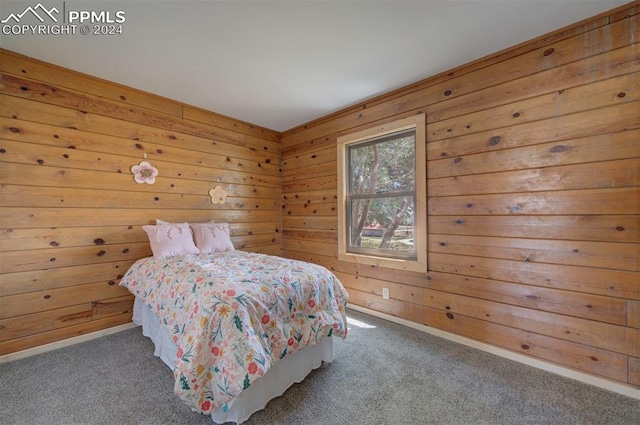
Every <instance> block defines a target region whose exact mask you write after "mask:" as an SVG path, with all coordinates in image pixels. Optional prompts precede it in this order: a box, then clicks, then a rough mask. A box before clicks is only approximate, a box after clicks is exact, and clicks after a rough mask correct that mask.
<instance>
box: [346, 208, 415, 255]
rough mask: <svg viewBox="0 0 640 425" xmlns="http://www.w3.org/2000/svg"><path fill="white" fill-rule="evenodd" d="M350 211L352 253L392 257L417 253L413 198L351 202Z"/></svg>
mask: <svg viewBox="0 0 640 425" xmlns="http://www.w3.org/2000/svg"><path fill="white" fill-rule="evenodd" d="M349 210H350V215H349V223H348V224H349V237H350V240H349V251H351V252H363V251H369V250H370V251H371V252H372V253H376V254H378V255H385V251H386V253H387V255H393V256H396V255H398V254H400V253H405V254H406V255H408V256H410V255H411V254H413V253H414V252H415V247H414V244H413V235H414V228H415V222H414V211H415V206H414V199H413V197H410V196H402V197H388V198H377V199H351V200H350V201H349Z"/></svg>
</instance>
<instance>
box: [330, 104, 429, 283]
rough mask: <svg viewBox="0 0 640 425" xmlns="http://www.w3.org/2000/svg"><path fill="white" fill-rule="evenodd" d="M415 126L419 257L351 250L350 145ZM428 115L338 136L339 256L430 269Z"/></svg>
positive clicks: (416, 220)
mask: <svg viewBox="0 0 640 425" xmlns="http://www.w3.org/2000/svg"><path fill="white" fill-rule="evenodd" d="M412 128H414V129H415V149H416V152H415V156H416V200H415V212H414V214H415V215H414V218H415V229H414V239H413V241H414V245H415V248H416V259H402V258H388V257H380V256H375V255H370V254H362V253H352V252H348V251H347V249H348V235H347V229H348V225H347V212H348V208H347V193H348V192H347V185H348V184H349V168H348V165H349V164H348V163H347V147H348V146H349V145H352V144H355V143H361V142H363V141H366V140H370V139H375V138H378V137H382V136H385V135H388V134H392V133H396V132H399V131H403V130H408V129H412ZM426 155H427V154H426V116H425V114H419V115H415V116H412V117H410V118H405V119H401V120H398V121H394V122H392V123H388V124H382V125H379V126H376V127H372V128H368V129H365V130H361V131H358V132H357V133H352V134H347V135H344V136H340V137H338V259H339V260H341V261H348V262H351V263H357V264H365V265H372V266H378V267H388V268H394V269H402V270H407V271H415V272H424V273H426V272H427V157H426Z"/></svg>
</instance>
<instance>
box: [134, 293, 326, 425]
mask: <svg viewBox="0 0 640 425" xmlns="http://www.w3.org/2000/svg"><path fill="white" fill-rule="evenodd" d="M133 322H134V323H136V324H137V325H140V326H142V334H143V335H144V336H146V337H148V338H150V339H151V340H152V341H153V344H154V345H155V352H154V354H155V355H156V356H157V357H160V359H161V360H162V361H163V362H164V363H165V364H166V365H167V366H169V367H170V368H171V369H172V370H173V368H174V361H175V356H176V352H177V347H176V345H175V344H174V343H173V341H172V340H171V338H169V335H167V333H166V331H165V330H164V329H163V328H162V327H161V326H160V321H159V320H158V318H157V317H156V316H155V315H154V314H153V312H152V311H151V309H149V308H147V307H146V306H145V305H144V304H143V303H142V302H141V301H139V300H138V298H136V299H135V303H134V305H133ZM331 361H333V339H332V338H330V337H329V338H324V339H322V341H320V342H319V343H318V344H316V345H312V346H310V347H306V348H305V349H303V350H301V351H297V352H295V353H293V354H291V355H289V356H287V357H285V358H284V359H282V360H280V361H279V362H278V363H277V364H276V365H275V366H274V367H272V368H271V369H269V370H268V371H267V373H266V374H265V375H264V376H263V377H262V378H260V379H258V380H257V381H255V382H254V383H253V384H252V385H251V386H250V387H249V388H248V389H246V390H245V391H243V392H242V393H240V395H239V396H238V397H237V398H235V399H234V400H231V401H230V402H228V403H226V405H225V406H220V407H219V408H217V409H216V410H214V411H213V412H212V413H211V418H212V419H213V422H215V423H217V424H223V423H225V422H235V423H237V424H240V423H242V422H244V421H246V420H247V419H249V416H251V415H252V414H253V413H255V412H257V411H259V410H262V409H264V407H265V406H266V405H267V403H268V402H269V400H272V399H274V398H276V397H279V396H281V395H282V394H283V393H284V392H285V391H286V390H287V388H289V387H290V386H291V385H293V384H295V383H296V382H301V381H302V380H303V379H304V378H305V377H306V376H307V375H308V374H309V372H311V371H312V370H313V369H317V368H319V367H320V366H321V365H322V362H331Z"/></svg>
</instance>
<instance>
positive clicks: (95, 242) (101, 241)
mask: <svg viewBox="0 0 640 425" xmlns="http://www.w3.org/2000/svg"><path fill="white" fill-rule="evenodd" d="M93 243H94V244H96V245H104V239H101V238H96V239H94V240H93Z"/></svg>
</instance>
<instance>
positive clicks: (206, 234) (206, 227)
mask: <svg viewBox="0 0 640 425" xmlns="http://www.w3.org/2000/svg"><path fill="white" fill-rule="evenodd" d="M190 226H191V229H192V230H193V238H194V239H195V241H196V246H197V247H198V249H199V250H200V252H201V253H202V254H207V253H211V252H221V251H234V250H235V248H234V246H233V243H232V242H231V232H230V231H229V224H228V223H191V224H190Z"/></svg>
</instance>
